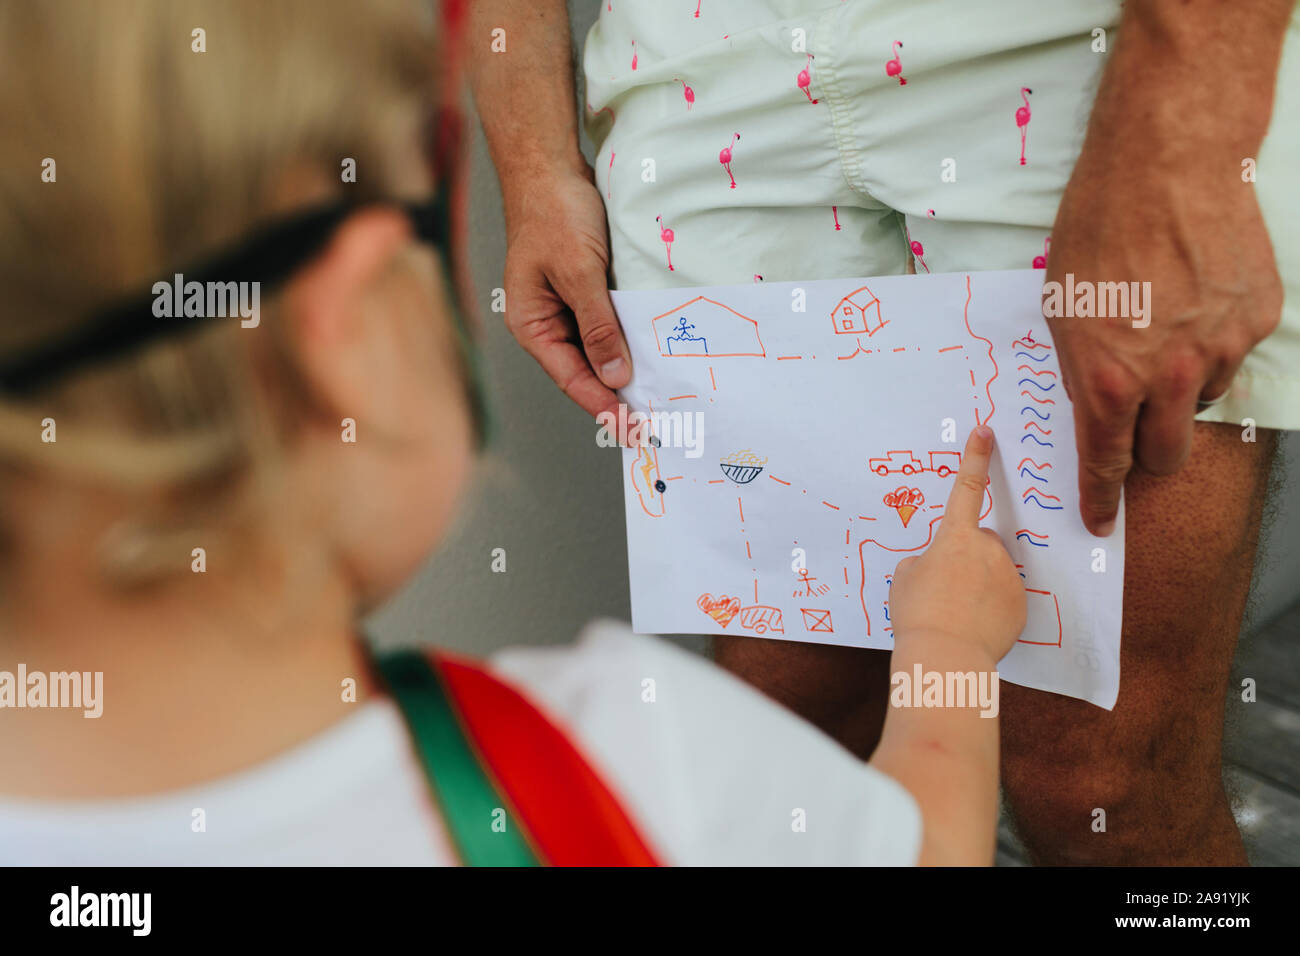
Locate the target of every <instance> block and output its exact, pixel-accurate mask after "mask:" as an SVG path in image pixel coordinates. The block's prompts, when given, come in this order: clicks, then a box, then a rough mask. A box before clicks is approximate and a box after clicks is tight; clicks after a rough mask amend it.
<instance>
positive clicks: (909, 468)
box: [867, 450, 926, 475]
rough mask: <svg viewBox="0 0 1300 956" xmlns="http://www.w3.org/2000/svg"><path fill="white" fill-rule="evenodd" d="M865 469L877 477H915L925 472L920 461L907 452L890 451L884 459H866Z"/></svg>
mask: <svg viewBox="0 0 1300 956" xmlns="http://www.w3.org/2000/svg"><path fill="white" fill-rule="evenodd" d="M867 467H868V468H870V469H871V470H872V471H874V472H875V473H876V474H878V475H893V474H897V473H899V472H901V473H903V474H904V475H915V474H919V473H920V472H923V471H925V470H926V468H925V465H924V464H922V462H921V460H920V459H919V458H917V457H916V456H915V455H913V454H912V452H911V451H910V450H908V451H891V452H887V453H886V457H885V458H868V459H867Z"/></svg>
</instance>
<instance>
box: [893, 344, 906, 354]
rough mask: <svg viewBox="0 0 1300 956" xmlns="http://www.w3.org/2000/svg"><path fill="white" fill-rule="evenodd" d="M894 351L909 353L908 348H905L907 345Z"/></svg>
mask: <svg viewBox="0 0 1300 956" xmlns="http://www.w3.org/2000/svg"><path fill="white" fill-rule="evenodd" d="M894 351H895V352H906V351H907V346H905V345H900V346H899V347H898V348H896V349H894Z"/></svg>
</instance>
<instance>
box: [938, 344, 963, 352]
mask: <svg viewBox="0 0 1300 956" xmlns="http://www.w3.org/2000/svg"><path fill="white" fill-rule="evenodd" d="M959 348H964V346H961V345H950V346H948V347H947V348H946V349H939V351H940V352H951V351H952V350H953V349H959Z"/></svg>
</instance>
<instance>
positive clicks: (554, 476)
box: [370, 0, 1300, 654]
mask: <svg viewBox="0 0 1300 956" xmlns="http://www.w3.org/2000/svg"><path fill="white" fill-rule="evenodd" d="M598 7H599V3H598V0H577V2H572V0H571V2H570V4H569V13H570V19H571V20H572V22H573V35H574V43H575V45H576V46H577V47H578V48H579V49H580V48H581V44H582V41H583V38H584V37H585V36H586V32H587V29H588V28H589V27H590V26H591V24H592V22H594V20H595V17H596V14H597V10H598ZM584 145H589V144H585V141H584ZM588 155H590V152H589V153H588ZM472 177H473V181H472V193H471V199H470V206H471V214H470V252H471V262H472V265H473V268H474V277H475V285H476V288H477V289H478V302H479V305H480V308H481V309H482V313H481V318H482V320H483V325H484V328H483V333H484V334H483V346H484V350H485V359H486V363H487V371H488V376H489V388H490V390H491V393H492V400H493V406H494V409H495V411H496V413H497V414H496V418H497V424H498V425H499V429H498V431H497V434H496V438H497V441H496V443H495V445H494V448H493V451H492V453H491V456H490V458H489V459H488V460H487V461H485V462H483V463H482V464H481V465H480V467H479V468H478V471H477V474H476V476H475V478H474V482H473V490H472V491H471V493H470V495H469V496H468V497H467V499H466V500H465V501H464V503H463V507H462V513H461V517H460V521H459V524H458V526H457V528H456V529H455V530H454V532H453V533H452V534H451V536H450V537H449V538H448V539H447V541H446V542H445V543H444V545H443V547H442V549H441V551H440V552H439V553H438V555H437V556H436V557H435V558H434V559H433V560H432V561H431V562H429V564H428V565H427V566H426V567H425V568H424V569H423V570H422V571H421V573H420V574H419V575H418V576H417V577H416V578H415V579H414V580H413V581H412V583H411V584H410V585H409V586H408V587H407V588H406V589H405V590H404V591H403V593H402V594H401V595H399V596H398V597H397V598H396V599H395V600H394V601H392V602H390V604H389V605H388V606H387V607H385V608H384V609H382V610H381V611H380V612H379V613H377V614H376V615H375V616H374V618H373V619H372V621H371V624H370V626H371V630H372V631H373V633H374V634H375V635H376V636H377V637H378V638H379V639H380V640H382V641H384V642H401V643H407V642H416V641H418V642H421V643H437V644H439V645H442V646H447V647H452V648H458V649H461V650H465V651H471V652H474V653H477V654H484V653H487V652H489V651H492V650H494V649H496V648H498V647H504V646H506V645H508V644H520V643H523V644H550V643H558V642H561V641H568V640H571V639H572V638H573V636H574V634H576V633H577V631H578V630H579V629H580V628H581V627H582V625H583V624H584V623H585V622H586V621H588V620H590V619H591V618H593V617H596V616H600V615H608V616H613V617H618V618H622V619H624V620H626V619H628V617H629V615H630V609H629V603H628V582H627V538H626V532H625V530H624V524H623V497H622V470H621V468H620V467H619V463H620V460H621V459H620V454H619V452H618V450H617V449H612V448H599V447H597V445H596V440H595V438H596V427H595V425H594V423H592V422H591V421H590V420H589V419H588V418H587V417H586V415H585V414H584V413H583V412H582V411H581V410H580V409H578V408H577V407H576V406H575V405H573V403H571V402H570V401H569V400H568V399H567V398H565V397H564V396H563V395H562V394H561V393H560V391H559V389H558V388H556V387H555V386H554V385H553V384H552V383H551V381H550V379H548V378H547V377H546V375H545V373H543V372H542V370H541V369H540V368H538V367H537V365H536V364H535V363H534V362H533V360H532V359H531V358H529V357H528V356H527V355H526V354H525V353H524V351H523V350H522V349H521V348H519V347H518V346H517V345H516V344H515V342H514V340H513V339H512V338H511V337H510V335H509V334H508V333H507V332H506V330H505V328H504V326H503V324H502V322H501V316H500V315H499V314H497V313H492V312H488V311H487V303H488V302H489V301H490V297H491V291H492V289H493V288H495V287H498V286H500V285H501V284H502V274H503V268H504V263H505V233H504V223H503V220H502V214H501V197H500V194H499V192H498V190H497V183H496V176H495V174H494V173H493V171H492V165H491V162H490V161H489V159H488V155H487V150H486V147H485V146H484V143H483V139H482V135H481V133H480V132H479V131H478V130H477V129H475V139H474V145H473V160H472ZM1286 457H1287V459H1288V461H1289V469H1288V470H1289V474H1290V480H1289V481H1288V483H1287V484H1286V485H1285V486H1284V487H1283V489H1282V493H1281V495H1280V496H1279V498H1278V504H1279V516H1278V521H1277V522H1276V523H1275V525H1274V526H1273V531H1272V534H1271V536H1270V538H1269V540H1268V541H1267V542H1266V543H1265V546H1264V549H1263V550H1264V553H1265V556H1266V560H1265V563H1264V565H1263V566H1262V568H1261V573H1260V576H1259V578H1258V579H1257V595H1256V603H1255V608H1254V613H1253V615H1252V616H1253V618H1254V622H1255V623H1263V622H1264V621H1266V620H1268V619H1270V618H1272V617H1274V616H1276V614H1277V613H1278V612H1280V611H1281V610H1283V609H1284V608H1286V607H1288V606H1289V605H1290V604H1292V603H1294V602H1295V601H1296V600H1297V598H1298V597H1300V507H1297V501H1298V500H1300V485H1298V484H1297V482H1300V435H1296V434H1292V435H1289V436H1288V443H1287V455H1286ZM493 548H504V549H505V551H506V567H507V571H506V573H504V574H494V573H492V571H491V567H490V565H491V552H492V549H493ZM682 642H683V643H685V644H687V645H688V646H694V647H700V646H702V645H703V640H702V639H682Z"/></svg>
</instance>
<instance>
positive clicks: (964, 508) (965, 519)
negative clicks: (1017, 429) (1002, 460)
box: [940, 425, 993, 528]
mask: <svg viewBox="0 0 1300 956" xmlns="http://www.w3.org/2000/svg"><path fill="white" fill-rule="evenodd" d="M992 454H993V429H991V428H989V427H988V426H987V425H977V426H976V427H975V428H974V429H973V430H972V431H971V433H970V437H969V438H968V439H966V450H965V451H964V452H962V457H961V467H960V468H959V469H958V470H957V480H956V482H955V483H954V484H953V486H952V493H951V494H949V495H948V506H947V507H946V508H945V509H944V512H943V524H942V525H941V526H940V527H941V528H947V527H963V526H968V527H971V528H973V527H975V526H976V525H978V524H979V517H980V511H981V509H982V508H983V506H984V488H985V486H986V485H987V484H988V479H989V458H990V457H991V456H992Z"/></svg>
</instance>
